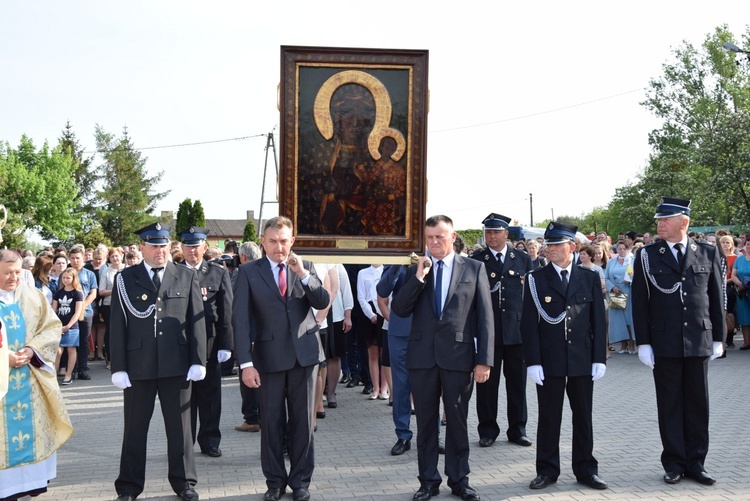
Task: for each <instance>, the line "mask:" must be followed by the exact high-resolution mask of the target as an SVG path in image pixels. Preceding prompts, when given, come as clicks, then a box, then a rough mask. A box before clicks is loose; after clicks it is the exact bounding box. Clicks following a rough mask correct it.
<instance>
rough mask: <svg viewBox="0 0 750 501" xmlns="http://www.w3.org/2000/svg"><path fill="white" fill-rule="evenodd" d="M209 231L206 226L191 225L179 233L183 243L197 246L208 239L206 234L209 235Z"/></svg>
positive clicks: (188, 245)
mask: <svg viewBox="0 0 750 501" xmlns="http://www.w3.org/2000/svg"><path fill="white" fill-rule="evenodd" d="M208 232H209V230H207V229H206V228H198V227H197V226H191V227H190V228H187V229H184V230H182V231H180V232H178V233H179V234H180V238H181V239H182V245H185V246H187V247H195V246H197V245H200V244H202V243H203V242H205V241H206V235H208Z"/></svg>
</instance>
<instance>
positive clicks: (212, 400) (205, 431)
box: [190, 362, 221, 451]
mask: <svg viewBox="0 0 750 501" xmlns="http://www.w3.org/2000/svg"><path fill="white" fill-rule="evenodd" d="M192 386H193V394H192V398H191V399H190V418H191V419H190V421H191V431H192V437H193V443H195V442H196V440H197V442H198V445H199V446H200V448H201V450H202V451H203V450H207V449H210V448H211V447H219V443H221V430H219V422H220V421H221V364H219V363H218V362H208V363H207V364H206V377H205V378H203V379H202V380H201V381H194V382H193V384H192ZM198 421H200V429H199V430H198ZM196 430H197V434H196Z"/></svg>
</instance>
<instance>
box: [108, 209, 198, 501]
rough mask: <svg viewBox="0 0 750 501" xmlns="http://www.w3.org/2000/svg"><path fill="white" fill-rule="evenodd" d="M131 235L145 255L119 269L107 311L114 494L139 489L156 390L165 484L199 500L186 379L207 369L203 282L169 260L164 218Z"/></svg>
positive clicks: (125, 500)
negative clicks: (115, 451) (115, 414)
mask: <svg viewBox="0 0 750 501" xmlns="http://www.w3.org/2000/svg"><path fill="white" fill-rule="evenodd" d="M136 234H137V235H139V236H140V238H141V246H140V248H141V253H142V254H143V261H142V262H141V263H140V264H138V265H136V266H131V267H129V268H125V269H124V270H122V271H121V272H120V273H119V274H118V275H117V278H116V280H115V286H114V289H113V291H112V310H111V312H112V313H111V318H110V354H111V357H112V360H111V368H112V383H113V384H114V385H115V386H117V387H118V388H121V389H123V390H124V392H123V396H124V417H125V433H124V434H123V441H122V454H121V456H120V474H119V476H118V477H117V480H116V481H115V489H116V490H117V494H118V498H117V499H118V501H132V500H133V499H135V498H136V497H137V496H138V495H139V494H140V493H141V492H143V485H144V482H145V475H146V441H147V438H148V435H147V433H148V425H149V422H150V421H151V416H152V414H153V412H154V400H155V398H156V395H159V402H160V403H161V411H162V414H163V415H164V426H165V428H166V432H167V458H168V463H169V483H170V485H171V486H172V489H173V490H174V492H176V493H177V495H178V496H180V497H181V498H182V499H183V501H196V500H197V499H198V493H196V492H195V490H194V489H193V486H194V485H195V484H196V483H197V481H198V479H197V474H196V469H195V461H194V459H193V437H192V435H191V432H190V394H191V391H190V382H191V381H199V380H201V379H203V378H204V377H205V375H206V368H205V365H206V323H205V322H204V320H203V301H202V300H201V293H200V286H199V284H198V279H197V277H196V275H195V273H193V272H192V271H190V270H188V269H187V268H185V267H184V266H177V265H175V264H173V263H171V262H170V261H169V260H168V256H169V226H168V225H166V224H161V223H154V224H152V225H149V226H146V227H145V228H142V229H140V230H138V231H137V232H136Z"/></svg>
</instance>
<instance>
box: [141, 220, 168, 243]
mask: <svg viewBox="0 0 750 501" xmlns="http://www.w3.org/2000/svg"><path fill="white" fill-rule="evenodd" d="M170 228H171V227H170V225H168V224H163V223H159V222H156V223H154V224H149V225H148V226H145V227H143V228H141V229H140V230H136V231H134V232H133V233H135V234H136V235H138V236H139V237H140V238H141V241H142V242H143V243H144V244H149V245H166V244H168V243H169V230H170Z"/></svg>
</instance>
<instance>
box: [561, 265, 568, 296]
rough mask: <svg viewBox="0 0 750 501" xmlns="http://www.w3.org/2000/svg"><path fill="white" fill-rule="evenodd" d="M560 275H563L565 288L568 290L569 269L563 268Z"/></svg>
mask: <svg viewBox="0 0 750 501" xmlns="http://www.w3.org/2000/svg"><path fill="white" fill-rule="evenodd" d="M560 276H561V277H562V284H563V290H564V291H565V292H568V270H562V271H561V272H560Z"/></svg>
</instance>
